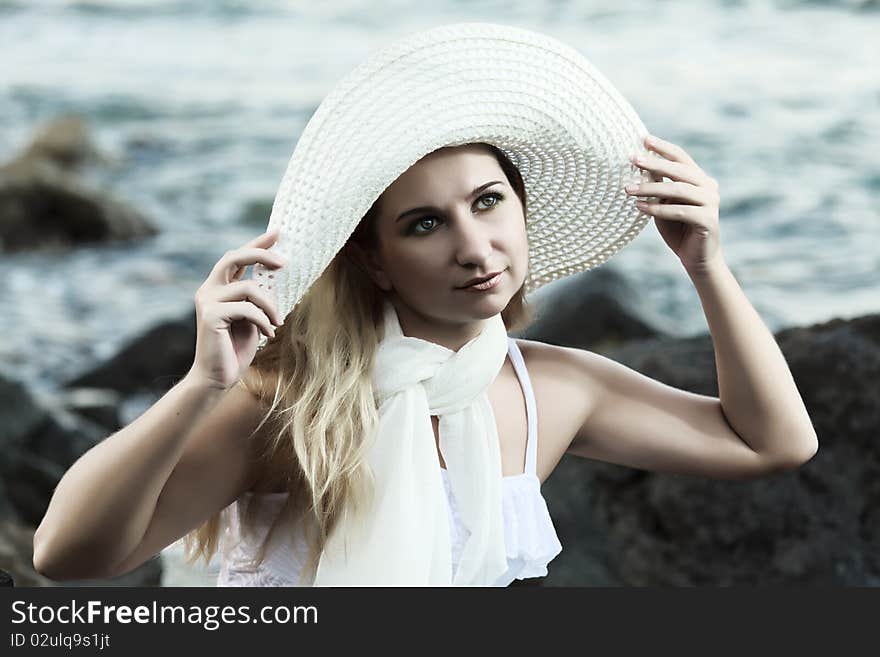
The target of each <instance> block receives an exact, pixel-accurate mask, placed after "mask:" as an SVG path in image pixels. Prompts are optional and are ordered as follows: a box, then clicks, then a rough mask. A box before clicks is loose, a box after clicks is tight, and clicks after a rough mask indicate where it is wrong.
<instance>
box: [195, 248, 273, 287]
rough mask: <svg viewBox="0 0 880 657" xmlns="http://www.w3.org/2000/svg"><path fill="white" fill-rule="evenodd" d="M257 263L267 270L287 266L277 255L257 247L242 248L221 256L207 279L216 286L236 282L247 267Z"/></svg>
mask: <svg viewBox="0 0 880 657" xmlns="http://www.w3.org/2000/svg"><path fill="white" fill-rule="evenodd" d="M257 262H259V263H260V264H262V265H265V266H266V267H267V268H269V269H279V268H281V267H284V266H285V265H286V264H287V260H286V259H285V258H284V257H283V256H281V255H279V254H277V253H273V252H271V251H268V250H266V249H261V248H259V247H242V248H240V249H233V250H232V251H227V252H226V253H225V254H223V257H222V258H220V260H218V261H217V264H216V265H214V269H212V270H211V275H210V277H209V278H210V279H211V282H213V283H214V284H216V285H225V284H227V283H230V282H231V281H234V280H238V278H239V277H240V276H241V275H242V274H243V273H244V270H245V269H246V268H247V267H248V266H250V265H253V264H254V263H257Z"/></svg>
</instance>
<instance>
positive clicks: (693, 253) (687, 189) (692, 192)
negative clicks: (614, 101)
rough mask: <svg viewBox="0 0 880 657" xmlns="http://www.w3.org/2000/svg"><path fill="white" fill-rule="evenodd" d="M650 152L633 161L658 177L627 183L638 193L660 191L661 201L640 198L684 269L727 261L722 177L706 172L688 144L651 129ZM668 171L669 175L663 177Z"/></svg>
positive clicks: (647, 140) (696, 270)
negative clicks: (723, 238) (721, 206)
mask: <svg viewBox="0 0 880 657" xmlns="http://www.w3.org/2000/svg"><path fill="white" fill-rule="evenodd" d="M645 146H646V147H647V148H648V150H649V151H654V153H656V154H657V155H654V153H651V152H649V153H648V154H647V156H639V157H633V158H632V162H633V164H635V165H636V166H637V167H639V168H640V169H644V170H645V171H647V172H648V173H649V174H650V175H651V179H652V180H653V182H642V183H634V184H632V185H628V186H627V187H626V192H627V194H630V195H633V196H655V197H657V198H658V199H659V202H654V203H647V202H645V201H644V200H638V201H636V206H637V207H638V208H639V209H640V210H641V211H642V212H644V213H645V214H649V215H652V216H653V217H654V223H655V225H656V226H657V230H658V231H659V232H660V235H661V237H663V240H664V241H665V242H666V244H667V246H669V248H670V249H672V251H673V252H674V253H675V255H677V256H678V258H679V260H681V263H682V265H684V268H685V270H686V271H687V272H688V273H689V274H691V275H693V274H699V273H703V272H705V271H707V270H708V269H711V268H713V267H715V266H716V265H718V264H721V263H723V261H724V258H723V256H722V254H721V229H720V226H719V221H718V207H719V204H720V202H721V197H720V195H719V193H718V182H717V181H716V180H715V179H714V178H712V177H711V176H709V175H708V174H706V172H705V171H703V170H702V169H701V168H700V167H699V166H697V163H696V162H694V160H693V158H691V156H690V155H688V154H687V153H686V152H685V150H684V149H683V148H681V147H680V146H677V145H675V144H673V143H671V142H668V141H664V140H663V139H659V138H657V137H654V136H652V135H648V136H647V137H646V138H645ZM663 176H666V177H667V178H670V180H669V181H666V182H664V181H663Z"/></svg>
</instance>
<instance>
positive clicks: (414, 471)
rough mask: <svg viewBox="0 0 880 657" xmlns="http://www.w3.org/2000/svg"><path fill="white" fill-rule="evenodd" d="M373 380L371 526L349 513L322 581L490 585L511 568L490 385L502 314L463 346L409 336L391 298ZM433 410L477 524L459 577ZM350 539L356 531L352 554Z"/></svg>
mask: <svg viewBox="0 0 880 657" xmlns="http://www.w3.org/2000/svg"><path fill="white" fill-rule="evenodd" d="M384 327H385V333H384V336H383V339H382V341H381V342H380V343H379V348H378V352H377V354H376V361H375V365H374V370H373V386H374V390H375V392H376V395H377V399H378V403H379V427H378V435H377V437H376V442H375V443H374V446H373V448H372V451H371V453H370V465H371V466H372V468H373V472H374V474H375V480H376V496H375V498H374V499H375V503H374V507H373V510H372V513H371V514H369V517H368V518H367V519H366V520H365V522H364V524H363V525H357V526H356V525H355V524H354V523H352V522H350V521H349V520H348V518H347V516H345V515H343V517H341V518H340V522H339V524H338V525H337V527H336V529H335V530H334V531H333V532H332V533H331V534H330V536H329V537H328V542H327V545H326V546H325V548H324V551H323V553H322V554H321V560H320V562H319V564H318V569H317V571H316V576H315V582H314V585H315V586H491V585H492V584H493V583H494V582H495V581H496V580H497V578H498V577H499V576H500V575H502V574H503V573H504V572H505V571H506V570H507V554H506V549H505V544H504V525H503V517H502V499H501V489H502V475H501V451H500V447H499V444H498V431H497V427H496V426H495V416H494V414H493V412H492V407H491V404H490V403H489V398H488V395H487V394H486V389H487V388H488V386H489V384H490V383H492V381H494V380H495V378H496V376H497V375H498V372H499V371H500V370H501V367H502V365H504V360H505V358H506V357H507V348H508V338H507V330H506V328H505V326H504V322H503V320H502V318H501V315H500V314H498V315H495V316H494V317H491V318H489V319H488V320H487V321H486V325H485V328H484V329H483V331H482V333H480V335H478V336H477V337H475V338H473V339H472V340H471V341H470V342H468V343H467V344H465V345H464V346H463V347H461V348H460V349H459V350H458V351H457V352H456V351H452V350H450V349H447V348H446V347H443V346H442V345H438V344H435V343H433V342H428V341H426V340H421V339H419V338H412V337H407V336H405V335H403V332H402V331H401V328H400V323H399V321H398V318H397V312H396V311H395V309H394V306H392V305H391V303H390V302H389V301H387V300H386V301H385V309H384ZM431 415H437V416H439V418H440V421H439V441H440V451H441V453H442V454H443V460H444V461H445V462H446V467H447V476H448V477H449V479H450V484H451V487H452V494H453V495H454V496H455V501H456V505H457V507H458V510H459V512H460V515H461V518H462V522H463V523H464V525H465V527H466V528H467V529H468V530H469V532H470V533H469V534H468V535H467V540H466V542H465V544H464V548H463V550H462V554H461V559H460V562H459V564H458V569H457V570H456V573H455V577H454V578H453V576H452V543H451V537H450V533H449V515H448V514H449V511H448V509H447V501H446V491H445V489H444V485H443V479H442V473H441V472H440V462H439V459H438V457H437V449H436V447H435V442H434V430H433V428H432V426H431V417H430V416H431ZM344 536H348V541H347V548H348V549H347V556H346V549H345V547H346V546H345V543H346V541H345V540H344Z"/></svg>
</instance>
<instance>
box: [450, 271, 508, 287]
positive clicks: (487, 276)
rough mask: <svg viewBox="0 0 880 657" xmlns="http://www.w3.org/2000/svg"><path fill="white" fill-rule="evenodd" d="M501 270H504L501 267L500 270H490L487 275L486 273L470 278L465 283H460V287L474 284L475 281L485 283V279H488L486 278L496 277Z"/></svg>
mask: <svg viewBox="0 0 880 657" xmlns="http://www.w3.org/2000/svg"><path fill="white" fill-rule="evenodd" d="M502 271H504V270H503V269H502V270H500V271H496V272H492V273H491V274H488V275H486V276H480V277H477V278H472V279H471V280H469V281H468V282H467V283H465V284H464V285H462V286H461V288H460V289H462V290H463V289H465V288H468V287H470V286H471V285H474V284H476V283H485V282H486V281H488V280H490V279H492V278H495V277H496V276H497V275H498V274H500V273H501V272H502Z"/></svg>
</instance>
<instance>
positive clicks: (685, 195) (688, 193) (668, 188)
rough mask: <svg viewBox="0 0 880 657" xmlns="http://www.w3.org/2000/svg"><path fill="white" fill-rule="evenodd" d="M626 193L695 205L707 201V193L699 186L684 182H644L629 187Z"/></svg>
mask: <svg viewBox="0 0 880 657" xmlns="http://www.w3.org/2000/svg"><path fill="white" fill-rule="evenodd" d="M626 193H627V194H629V195H630V196H634V197H636V198H638V197H640V196H650V197H653V198H655V199H664V200H666V201H667V202H668V201H685V202H691V203H693V204H694V205H703V204H704V203H705V198H704V197H705V194H704V193H703V191H702V190H701V189H700V188H699V187H695V186H694V185H691V184H689V183H682V182H650V183H649V182H644V183H641V184H638V185H635V186H634V187H633V188H631V189H630V188H629V187H628V188H627V189H626ZM651 200H653V199H651ZM661 202H662V201H661Z"/></svg>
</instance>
